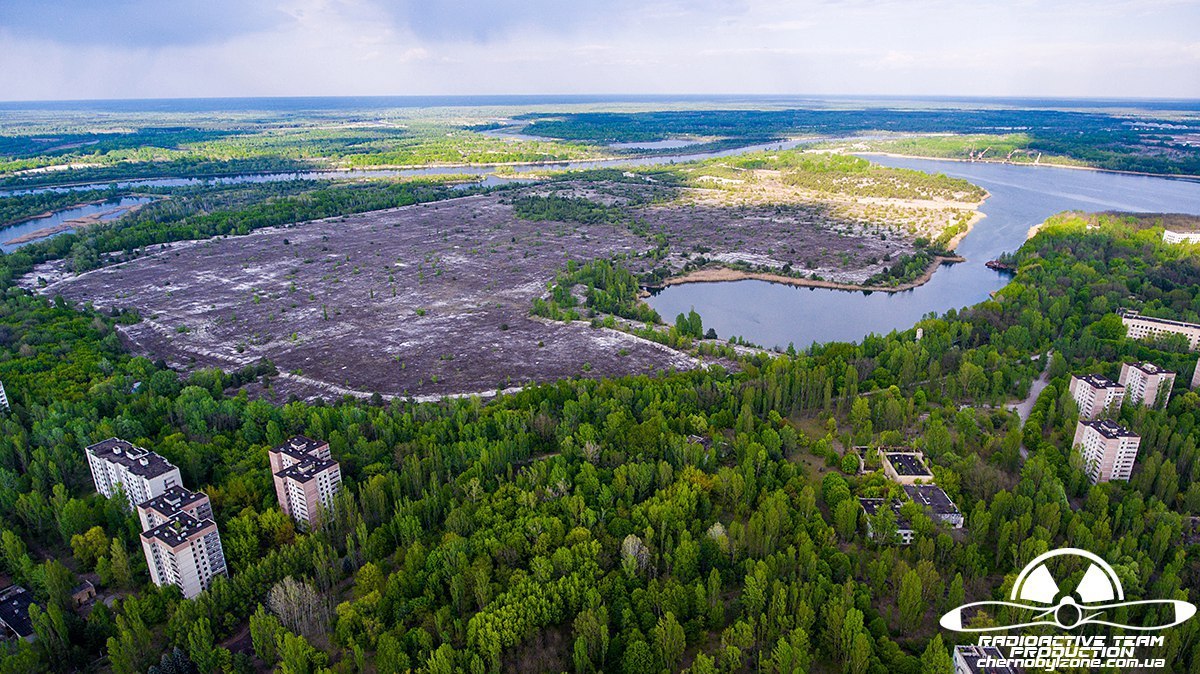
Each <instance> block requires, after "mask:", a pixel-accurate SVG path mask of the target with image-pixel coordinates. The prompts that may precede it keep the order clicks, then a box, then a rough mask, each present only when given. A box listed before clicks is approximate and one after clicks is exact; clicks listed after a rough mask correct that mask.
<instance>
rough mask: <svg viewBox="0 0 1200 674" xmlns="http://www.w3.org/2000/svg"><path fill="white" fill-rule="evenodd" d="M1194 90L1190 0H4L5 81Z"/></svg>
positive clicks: (976, 91)
mask: <svg viewBox="0 0 1200 674" xmlns="http://www.w3.org/2000/svg"><path fill="white" fill-rule="evenodd" d="M621 93H629V94H685V93H690V94H784V95H810V94H811V95H821V94H840V95H903V96H910V95H949V96H1047V97H1066V96H1069V97H1075V96H1080V97H1100V98H1109V97H1151V98H1200V2H1198V1H1197V0H1003V1H1002V0H725V1H719V0H578V1H576V0H0V100H10V101H12V100H60V99H68V100H69V99H98V98H187V97H216V96H337V95H389V96H401V95H453V94H621Z"/></svg>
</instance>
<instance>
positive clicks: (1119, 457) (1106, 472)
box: [1072, 419, 1142, 483]
mask: <svg viewBox="0 0 1200 674" xmlns="http://www.w3.org/2000/svg"><path fill="white" fill-rule="evenodd" d="M1141 441H1142V439H1141V438H1140V437H1138V436H1137V435H1135V434H1134V433H1132V432H1130V431H1129V430H1127V429H1126V428H1125V427H1124V426H1121V425H1120V424H1117V423H1116V422H1113V421H1109V420H1107V419H1105V420H1103V421H1088V420H1083V421H1080V422H1079V423H1078V424H1077V425H1076V426H1075V440H1074V442H1073V443H1072V445H1073V446H1075V447H1077V448H1078V449H1079V451H1080V452H1081V453H1082V454H1083V459H1084V462H1085V463H1086V464H1087V472H1088V477H1090V478H1091V479H1092V482H1093V483H1098V482H1108V481H1110V480H1128V479H1129V476H1130V475H1131V474H1132V473H1133V463H1134V461H1135V460H1136V459H1137V453H1138V446H1139V445H1140V444H1141Z"/></svg>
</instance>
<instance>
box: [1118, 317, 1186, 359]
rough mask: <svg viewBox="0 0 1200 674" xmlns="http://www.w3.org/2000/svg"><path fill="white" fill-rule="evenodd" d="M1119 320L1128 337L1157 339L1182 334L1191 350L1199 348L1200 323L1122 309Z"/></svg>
mask: <svg viewBox="0 0 1200 674" xmlns="http://www.w3.org/2000/svg"><path fill="white" fill-rule="evenodd" d="M1121 322H1122V323H1124V324H1125V330H1126V335H1127V336H1128V337H1129V338H1130V339H1147V338H1150V339H1157V338H1159V337H1162V336H1164V335H1183V336H1184V337H1186V338H1187V340H1188V348H1190V349H1191V350H1192V351H1195V350H1197V349H1200V325H1196V324H1195V323H1184V322H1183V321H1170V320H1167V319H1165V318H1151V317H1149V316H1142V315H1141V314H1139V313H1137V312H1136V311H1122V312H1121Z"/></svg>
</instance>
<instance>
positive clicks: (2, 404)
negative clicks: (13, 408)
mask: <svg viewBox="0 0 1200 674" xmlns="http://www.w3.org/2000/svg"><path fill="white" fill-rule="evenodd" d="M8 409H9V407H8V394H7V393H5V392H4V382H2V381H0V412H7V411H8Z"/></svg>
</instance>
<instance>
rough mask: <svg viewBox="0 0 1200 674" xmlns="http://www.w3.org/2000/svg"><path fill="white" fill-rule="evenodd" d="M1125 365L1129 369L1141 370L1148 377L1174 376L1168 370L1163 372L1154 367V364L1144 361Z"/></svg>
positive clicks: (1161, 369) (1159, 368)
mask: <svg viewBox="0 0 1200 674" xmlns="http://www.w3.org/2000/svg"><path fill="white" fill-rule="evenodd" d="M1126 365H1128V366H1129V367H1136V368H1137V369H1139V370H1141V371H1142V372H1145V373H1146V374H1148V375H1156V374H1175V373H1174V372H1171V371H1170V370H1165V369H1163V368H1161V367H1159V366H1157V365H1155V364H1154V363H1147V362H1144V361H1143V362H1141V363H1126Z"/></svg>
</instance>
